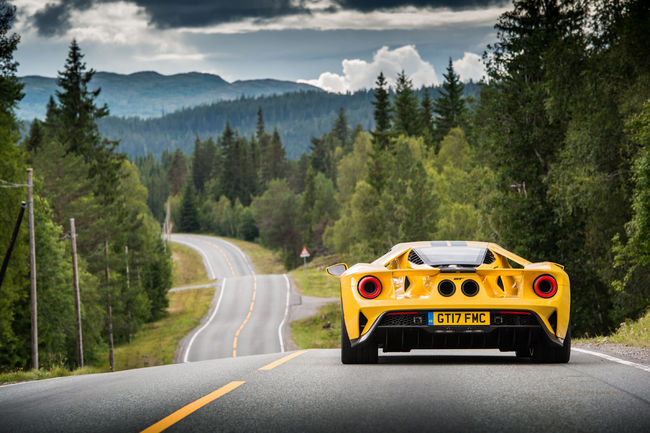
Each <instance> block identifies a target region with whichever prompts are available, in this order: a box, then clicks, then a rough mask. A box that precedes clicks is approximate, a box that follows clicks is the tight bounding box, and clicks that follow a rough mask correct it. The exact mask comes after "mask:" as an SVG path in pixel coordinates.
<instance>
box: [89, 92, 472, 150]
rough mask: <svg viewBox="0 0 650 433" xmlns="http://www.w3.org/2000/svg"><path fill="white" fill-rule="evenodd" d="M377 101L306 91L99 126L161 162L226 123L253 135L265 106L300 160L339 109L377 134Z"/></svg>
mask: <svg viewBox="0 0 650 433" xmlns="http://www.w3.org/2000/svg"><path fill="white" fill-rule="evenodd" d="M478 89H479V86H478V85H477V84H476V83H471V82H470V83H466V87H465V94H466V95H470V96H476V95H477V94H478ZM414 91H415V93H417V94H418V95H419V96H422V95H423V94H424V92H425V91H426V92H428V93H429V96H430V97H431V98H435V97H437V96H438V92H439V87H427V88H423V89H415V90H414ZM391 92H392V90H391ZM372 99H373V92H372V90H361V91H357V92H355V93H352V94H336V93H327V92H317V91H309V92H305V91H302V92H293V93H285V94H281V95H273V96H262V97H257V98H252V97H242V98H239V99H236V100H232V101H220V102H216V103H212V104H208V105H200V106H195V107H191V108H185V109H182V110H178V111H175V112H172V113H169V114H166V115H164V116H162V117H157V118H151V119H141V118H138V117H128V118H124V117H115V116H107V117H105V118H102V119H100V120H99V122H98V124H99V130H100V131H101V133H102V134H103V135H105V136H107V137H109V138H114V139H118V138H119V139H120V147H119V149H120V151H122V152H125V153H126V154H127V155H129V156H130V157H135V156H146V155H147V154H148V153H149V152H151V153H153V154H154V156H155V157H156V158H160V157H161V155H162V153H163V151H164V150H165V149H167V150H172V151H173V150H175V149H177V148H178V149H181V150H182V151H183V152H185V153H187V154H189V153H191V152H192V150H193V148H192V145H193V143H194V138H195V136H196V134H197V133H198V134H199V135H200V136H201V137H210V136H212V137H216V136H218V135H221V133H222V132H223V129H224V128H225V126H226V122H228V123H230V126H231V127H232V128H233V129H236V130H237V131H239V133H240V134H242V135H246V136H250V135H251V134H253V133H255V131H256V122H257V118H256V112H257V109H258V107H262V110H263V111H264V118H265V120H266V122H267V123H268V124H269V125H273V126H274V127H277V128H278V132H279V133H280V136H281V137H282V141H283V144H284V148H285V151H286V153H287V157H288V158H290V159H297V158H299V157H300V155H301V154H302V153H303V152H305V151H308V149H309V143H310V141H309V139H310V137H312V136H317V137H319V136H321V135H322V134H323V133H327V132H328V131H329V130H330V128H331V125H332V123H333V122H334V121H335V120H336V117H337V113H338V109H339V107H343V108H344V110H345V113H346V116H347V118H348V120H349V121H350V124H352V125H356V124H360V125H361V126H362V127H363V128H364V129H366V130H370V129H373V128H374V118H373V115H372V109H371V107H372V105H371V101H372Z"/></svg>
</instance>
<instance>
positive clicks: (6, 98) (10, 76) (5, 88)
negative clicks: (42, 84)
mask: <svg viewBox="0 0 650 433" xmlns="http://www.w3.org/2000/svg"><path fill="white" fill-rule="evenodd" d="M15 17H16V7H15V6H14V5H12V4H10V3H8V2H7V1H6V0H0V112H1V113H2V114H4V115H11V116H12V117H13V114H14V109H15V108H16V105H17V103H18V101H20V100H21V99H22V98H23V96H24V95H23V93H22V90H23V84H22V83H21V82H20V80H18V77H16V71H17V69H18V62H16V61H15V60H14V57H13V54H14V51H15V50H16V47H17V46H18V42H19V41H20V36H18V35H17V34H16V33H11V34H10V33H9V32H10V31H11V26H12V24H13V22H14V19H15Z"/></svg>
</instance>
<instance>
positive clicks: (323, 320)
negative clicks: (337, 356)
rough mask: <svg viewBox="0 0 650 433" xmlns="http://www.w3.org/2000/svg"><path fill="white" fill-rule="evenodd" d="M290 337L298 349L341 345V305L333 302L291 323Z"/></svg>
mask: <svg viewBox="0 0 650 433" xmlns="http://www.w3.org/2000/svg"><path fill="white" fill-rule="evenodd" d="M291 337H292V338H293V341H294V342H295V343H296V345H297V346H298V348H299V349H334V348H337V347H341V306H340V304H339V303H338V302H333V303H331V304H327V305H325V306H323V307H322V308H321V309H320V310H319V312H318V314H316V315H315V316H312V317H307V318H305V319H300V320H296V321H294V322H293V323H291Z"/></svg>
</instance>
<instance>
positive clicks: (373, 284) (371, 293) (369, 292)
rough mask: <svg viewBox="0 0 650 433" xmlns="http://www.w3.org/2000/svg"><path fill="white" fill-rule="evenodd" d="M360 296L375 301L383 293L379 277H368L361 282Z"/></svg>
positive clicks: (359, 287)
mask: <svg viewBox="0 0 650 433" xmlns="http://www.w3.org/2000/svg"><path fill="white" fill-rule="evenodd" d="M358 289H359V294H360V295H361V296H363V297H364V298H366V299H374V298H376V297H377V296H379V294H380V293H381V282H380V281H379V279H378V278H377V277H373V276H372V275H368V276H366V277H363V278H362V279H361V280H360V281H359V286H358Z"/></svg>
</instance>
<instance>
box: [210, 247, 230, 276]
mask: <svg viewBox="0 0 650 433" xmlns="http://www.w3.org/2000/svg"><path fill="white" fill-rule="evenodd" d="M208 242H209V243H210V245H212V246H213V247H216V248H217V249H218V250H219V252H221V254H222V255H223V257H224V258H225V259H226V263H228V267H229V268H230V272H232V276H233V277H236V276H237V274H235V268H233V267H232V263H230V259H229V258H228V255H227V254H226V252H225V251H224V250H223V249H222V248H221V247H220V246H219V245H217V244H216V243H214V242H212V241H208Z"/></svg>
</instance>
